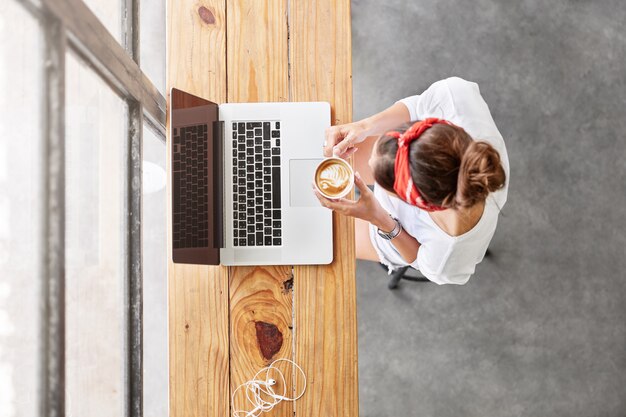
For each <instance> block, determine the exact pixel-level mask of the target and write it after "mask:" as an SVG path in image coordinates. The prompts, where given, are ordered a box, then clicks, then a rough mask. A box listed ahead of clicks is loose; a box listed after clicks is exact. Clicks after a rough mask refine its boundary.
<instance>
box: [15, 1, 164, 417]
mask: <svg viewBox="0 0 626 417" xmlns="http://www.w3.org/2000/svg"><path fill="white" fill-rule="evenodd" d="M10 1H17V2H18V3H20V4H22V5H23V6H24V7H25V8H26V9H27V10H28V11H30V12H31V14H32V15H33V16H35V17H36V18H37V19H38V20H39V22H40V24H41V27H42V30H43V33H44V35H45V36H44V39H45V40H44V51H45V52H44V62H45V65H42V67H43V80H44V81H43V88H44V94H43V96H42V100H43V106H42V108H43V123H42V126H43V132H42V140H43V147H42V148H43V149H42V152H43V155H42V157H43V159H42V161H43V164H44V166H43V169H42V178H41V181H42V182H43V184H44V186H43V190H44V203H43V205H42V206H43V207H42V210H43V213H41V216H42V217H41V218H42V219H43V232H42V233H43V236H42V238H43V242H44V244H43V251H42V259H40V262H41V265H42V276H41V280H42V283H41V284H42V294H41V297H42V300H41V309H40V313H41V329H40V337H41V344H40V345H41V347H40V351H39V354H40V358H39V360H40V368H39V379H40V386H39V392H40V402H41V404H40V410H41V411H40V413H41V415H42V416H47V417H63V416H65V414H66V413H65V411H66V410H65V243H66V242H65V56H66V52H67V51H72V52H74V53H75V54H76V55H77V56H78V57H79V58H80V59H81V60H82V61H83V62H84V63H86V64H87V65H88V66H89V67H90V68H91V69H92V70H94V72H95V73H97V74H98V75H99V76H100V78H101V79H103V80H104V81H105V82H106V84H107V85H108V86H109V87H110V88H111V89H112V90H113V91H114V92H115V93H116V94H117V95H119V96H120V97H121V98H122V99H123V100H124V101H125V102H126V104H127V106H128V117H127V120H128V133H127V136H126V142H127V144H126V150H127V152H126V155H127V182H126V193H127V195H126V214H127V221H126V227H127V230H126V253H127V257H126V259H125V264H126V268H125V274H126V276H125V277H124V278H125V296H124V298H125V299H124V303H123V305H124V307H125V310H126V311H125V312H124V316H125V322H126V332H125V333H126V334H125V338H126V352H125V354H126V359H125V391H126V392H125V406H126V407H125V409H126V415H127V416H128V417H142V416H143V276H142V237H141V236H142V233H141V227H142V219H141V213H142V163H143V126H144V123H145V124H146V125H147V126H149V127H150V128H151V129H152V130H153V131H154V133H155V134H156V136H157V138H159V139H160V140H162V141H163V143H165V118H166V99H165V97H164V96H163V95H162V94H161V93H160V92H159V91H158V89H157V88H156V87H155V86H154V85H153V83H152V82H151V81H150V79H149V78H148V77H147V76H146V74H145V73H143V71H142V70H141V68H140V67H139V47H140V39H139V33H140V30H139V24H140V23H139V6H140V3H139V2H140V0H122V21H121V22H120V24H121V25H122V39H121V43H120V42H118V41H117V40H116V39H115V38H114V37H113V36H112V35H111V34H110V32H109V31H108V30H107V29H106V27H105V26H104V25H103V24H102V22H101V21H100V20H99V19H98V18H97V17H96V15H95V14H94V13H93V12H92V11H91V10H90V9H89V7H88V6H87V5H86V4H85V3H84V2H83V1H82V0H10Z"/></svg>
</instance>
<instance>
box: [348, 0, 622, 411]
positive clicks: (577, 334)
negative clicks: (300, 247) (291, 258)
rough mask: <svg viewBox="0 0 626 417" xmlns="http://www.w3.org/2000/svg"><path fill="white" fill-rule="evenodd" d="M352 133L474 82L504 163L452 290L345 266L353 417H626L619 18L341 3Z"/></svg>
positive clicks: (526, 7)
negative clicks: (347, 15)
mask: <svg viewBox="0 0 626 417" xmlns="http://www.w3.org/2000/svg"><path fill="white" fill-rule="evenodd" d="M352 17H353V20H352V32H353V74H354V78H353V80H354V117H355V120H356V119H358V118H361V117H364V116H367V115H370V114H372V113H374V112H377V111H379V110H381V109H383V108H384V107H386V106H388V105H389V104H391V103H393V102H394V100H396V99H398V98H401V97H404V96H407V95H410V94H415V93H418V92H421V91H422V90H424V89H425V88H426V87H428V86H429V85H430V83H432V82H433V81H436V80H438V79H441V78H444V77H448V76H451V75H458V76H461V77H463V78H466V79H469V80H473V81H476V82H478V84H479V85H480V88H481V92H482V94H483V96H484V97H485V99H486V101H487V103H489V105H490V108H491V110H492V114H493V116H494V118H495V120H496V123H497V124H498V126H499V127H500V130H501V132H502V134H503V135H504V137H505V139H506V141H507V146H508V151H509V157H510V160H511V188H510V193H509V202H508V204H507V206H506V207H505V209H504V216H503V217H502V218H501V222H500V226H499V229H498V231H497V233H496V236H495V237H494V240H493V242H492V249H493V252H494V253H495V256H494V257H493V258H492V259H489V260H486V261H485V262H483V264H481V265H480V266H479V267H478V268H477V273H476V274H475V276H474V277H473V278H472V279H471V280H470V282H469V283H468V284H467V285H465V286H462V287H452V286H447V287H446V286H444V287H438V286H436V285H434V284H419V283H418V284H416V283H404V284H402V286H401V288H400V289H398V290H396V291H395V292H392V291H389V290H387V288H386V277H385V275H384V274H383V273H382V272H381V269H380V268H379V266H378V265H375V264H372V263H368V262H359V264H358V273H357V280H358V298H359V299H358V305H359V356H360V358H359V370H360V404H361V416H362V417H366V416H377V417H379V416H392V415H413V416H418V415H419V416H437V417H446V416H454V417H458V416H481V417H484V416H499V417H505V416H551V417H554V416H624V415H626V290H625V288H626V285H625V280H626V272H625V271H626V249H625V247H626V232H625V229H624V224H626V175H625V174H626V163H625V160H626V140H625V136H626V134H625V133H624V132H626V110H625V109H626V66H625V62H626V31H625V30H624V26H625V25H626V7H624V4H623V2H622V1H620V0H614V1H565V0H555V1H551V2H540V1H537V0H526V1H519V0H508V1H499V2H495V1H488V0H479V1H472V2H459V1H453V0H424V1H420V2H409V1H398V0H393V1H385V2H381V1H378V0H353V2H352Z"/></svg>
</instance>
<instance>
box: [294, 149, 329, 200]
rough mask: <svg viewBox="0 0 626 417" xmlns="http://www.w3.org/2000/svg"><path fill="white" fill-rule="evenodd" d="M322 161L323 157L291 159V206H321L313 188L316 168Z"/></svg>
mask: <svg viewBox="0 0 626 417" xmlns="http://www.w3.org/2000/svg"><path fill="white" fill-rule="evenodd" d="M321 161H322V159H321V158H319V159H291V160H290V161H289V205H290V206H291V207H321V204H320V202H319V201H318V200H317V197H315V194H314V193H313V188H312V187H313V176H314V175H315V168H317V165H318V164H319V163H320V162H321Z"/></svg>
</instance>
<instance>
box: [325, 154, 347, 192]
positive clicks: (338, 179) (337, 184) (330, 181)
mask: <svg viewBox="0 0 626 417" xmlns="http://www.w3.org/2000/svg"><path fill="white" fill-rule="evenodd" d="M320 168H321V169H320V171H319V173H318V180H317V186H318V187H319V188H320V190H321V191H322V192H324V193H325V194H328V195H332V196H334V195H338V194H340V193H341V192H342V191H343V190H345V189H346V187H348V186H349V185H350V177H351V175H350V170H349V169H348V168H347V167H346V166H345V165H344V164H342V163H338V162H332V161H331V162H330V163H327V164H325V165H324V166H322V167H320Z"/></svg>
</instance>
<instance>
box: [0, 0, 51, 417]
mask: <svg viewBox="0 0 626 417" xmlns="http://www.w3.org/2000/svg"><path fill="white" fill-rule="evenodd" d="M41 43H42V37H41V29H40V27H39V25H38V22H37V21H36V20H35V19H33V18H32V17H31V15H30V14H29V13H28V12H26V10H25V9H24V8H23V7H22V6H21V5H20V4H19V3H18V2H15V1H0V92H2V93H1V94H0V416H34V415H37V413H38V402H39V399H38V392H37V388H38V378H37V376H38V360H39V357H38V350H39V340H38V339H39V338H38V334H39V324H40V320H39V305H40V304H39V297H40V296H41V293H40V282H41V273H42V270H41V269H40V267H39V265H40V264H41V252H40V245H41V243H42V239H41V236H42V232H43V231H42V222H41V219H40V214H41V211H42V207H43V204H42V198H41V197H42V195H43V193H42V187H41V183H42V180H43V177H42V171H41V168H40V167H41V163H42V155H41V153H42V150H43V149H42V141H41V122H42V120H41V108H42V105H41V88H42V82H41V81H42V79H41V74H42V73H43V67H42V62H43V58H42V51H43V49H42V46H41Z"/></svg>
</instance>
